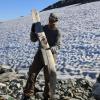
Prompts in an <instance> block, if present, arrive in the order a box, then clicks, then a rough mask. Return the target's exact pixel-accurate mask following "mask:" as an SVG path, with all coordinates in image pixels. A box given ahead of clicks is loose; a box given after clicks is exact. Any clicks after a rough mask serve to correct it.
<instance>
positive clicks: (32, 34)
mask: <svg viewBox="0 0 100 100" xmlns="http://www.w3.org/2000/svg"><path fill="white" fill-rule="evenodd" d="M30 40H31V41H32V42H36V41H37V40H38V37H37V34H36V33H35V24H32V27H31V32H30Z"/></svg>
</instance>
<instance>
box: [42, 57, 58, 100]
mask: <svg viewBox="0 0 100 100" xmlns="http://www.w3.org/2000/svg"><path fill="white" fill-rule="evenodd" d="M53 56H54V60H55V62H56V55H53ZM44 78H45V88H44V100H48V98H50V97H52V98H53V96H54V95H55V89H56V72H55V71H51V73H49V69H48V66H45V67H44ZM50 90H52V94H51V91H50ZM50 100H52V99H51V98H50ZM53 100H54V99H53Z"/></svg>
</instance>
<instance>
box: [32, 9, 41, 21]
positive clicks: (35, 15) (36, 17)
mask: <svg viewBox="0 0 100 100" xmlns="http://www.w3.org/2000/svg"><path fill="white" fill-rule="evenodd" d="M32 19H33V21H34V22H39V21H40V17H39V12H38V11H37V10H36V9H32Z"/></svg>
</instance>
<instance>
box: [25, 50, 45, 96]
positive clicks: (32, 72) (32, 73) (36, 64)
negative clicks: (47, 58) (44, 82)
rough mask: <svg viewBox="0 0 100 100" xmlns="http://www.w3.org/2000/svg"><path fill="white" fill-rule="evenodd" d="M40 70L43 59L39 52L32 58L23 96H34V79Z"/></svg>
mask: <svg viewBox="0 0 100 100" xmlns="http://www.w3.org/2000/svg"><path fill="white" fill-rule="evenodd" d="M42 68H43V58H42V54H41V52H40V51H38V52H37V54H36V55H35V57H34V61H33V63H32V65H31V66H30V68H29V73H28V75H29V76H28V80H27V83H26V86H25V88H24V95H26V96H31V95H33V94H34V91H35V82H36V77H37V75H38V73H39V72H40V70H41V69H42Z"/></svg>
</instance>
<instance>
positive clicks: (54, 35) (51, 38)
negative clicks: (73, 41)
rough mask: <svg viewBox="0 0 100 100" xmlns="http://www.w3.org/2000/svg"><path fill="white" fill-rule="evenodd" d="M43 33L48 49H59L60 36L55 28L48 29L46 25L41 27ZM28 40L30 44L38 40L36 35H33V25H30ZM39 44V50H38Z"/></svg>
mask: <svg viewBox="0 0 100 100" xmlns="http://www.w3.org/2000/svg"><path fill="white" fill-rule="evenodd" d="M43 31H44V32H45V35H46V38H47V41H48V44H49V46H50V48H52V47H55V48H56V49H59V48H60V37H61V34H60V32H59V30H58V29H57V28H56V27H55V28H54V29H50V28H49V27H48V25H45V26H43ZM30 39H31V41H32V42H36V41H37V40H38V37H37V34H36V33H35V24H32V27H31V33H30ZM40 47H41V46H40V43H39V48H40Z"/></svg>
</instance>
